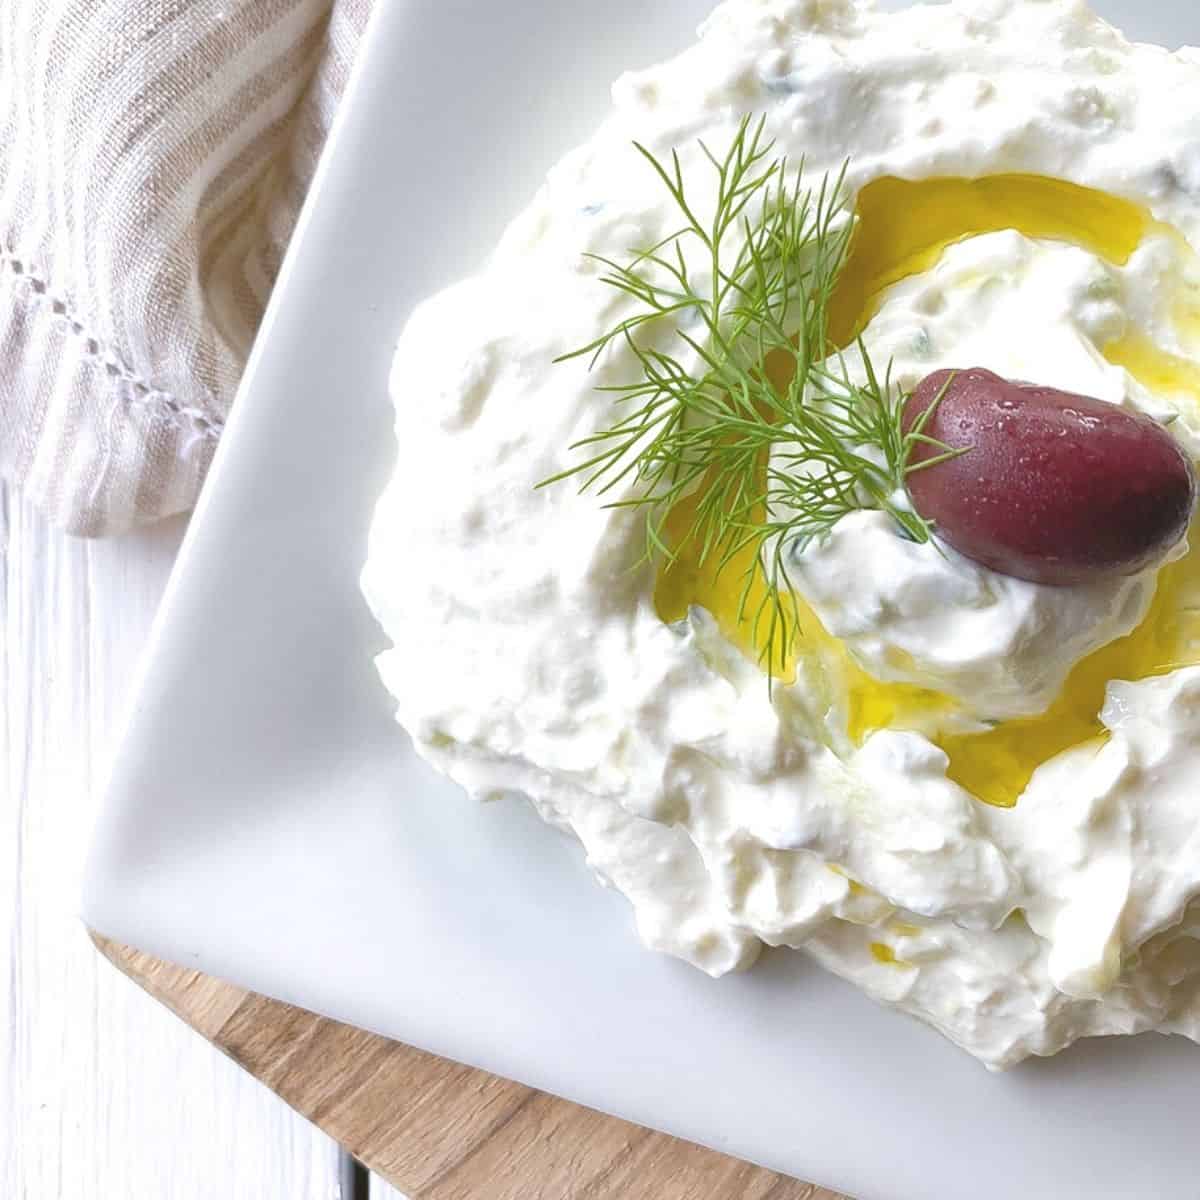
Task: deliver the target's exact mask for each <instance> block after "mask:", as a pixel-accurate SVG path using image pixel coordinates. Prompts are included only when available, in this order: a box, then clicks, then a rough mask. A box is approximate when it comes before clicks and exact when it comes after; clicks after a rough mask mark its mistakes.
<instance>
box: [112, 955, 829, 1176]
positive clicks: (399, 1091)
mask: <svg viewBox="0 0 1200 1200" xmlns="http://www.w3.org/2000/svg"><path fill="white" fill-rule="evenodd" d="M92 940H93V941H94V942H95V943H96V945H97V946H98V947H99V949H100V951H101V953H102V954H104V956H105V957H106V958H108V959H109V961H111V962H112V963H114V964H115V965H116V966H117V967H118V968H119V969H120V970H121V971H123V972H124V973H125V974H126V975H128V976H129V977H130V978H131V979H132V980H134V982H135V983H137V984H139V985H140V986H141V987H143V988H145V989H146V991H147V992H149V993H150V995H152V996H153V997H154V998H155V999H157V1000H159V1001H160V1002H161V1003H163V1004H165V1005H166V1006H167V1008H169V1009H170V1010H171V1011H172V1012H174V1013H175V1014H176V1016H178V1017H180V1018H182V1019H183V1020H184V1021H185V1022H186V1023H187V1024H188V1025H190V1026H191V1027H192V1028H193V1029H195V1030H196V1032H197V1033H199V1034H201V1035H202V1036H203V1037H205V1038H207V1039H208V1040H209V1041H210V1042H212V1044H213V1045H214V1046H216V1047H217V1049H218V1050H221V1051H223V1052H224V1053H225V1054H227V1055H229V1057H230V1058H232V1059H233V1060H234V1061H235V1062H237V1063H239V1064H240V1065H241V1066H243V1067H245V1069H246V1070H247V1071H249V1072H250V1073H251V1074H252V1075H254V1076H256V1077H257V1078H258V1079H260V1080H262V1082H263V1083H265V1084H266V1085H267V1086H268V1087H269V1088H271V1089H272V1090H273V1091H275V1092H276V1093H277V1094H278V1095H279V1096H281V1097H282V1098H283V1099H284V1100H285V1101H286V1102H287V1103H288V1104H289V1105H291V1107H292V1108H294V1109H296V1111H297V1112H300V1113H302V1114H303V1115H304V1116H306V1117H307V1118H308V1119H309V1120H310V1121H313V1122H314V1123H315V1124H316V1125H318V1126H319V1127H320V1128H321V1129H323V1130H324V1131H325V1132H326V1133H327V1134H329V1136H330V1137H332V1138H334V1139H336V1140H337V1141H338V1142H340V1143H341V1144H342V1145H343V1146H345V1147H346V1149H347V1150H349V1151H350V1153H351V1154H353V1155H354V1157H355V1158H357V1159H358V1160H359V1161H360V1162H362V1163H363V1164H364V1165H365V1166H367V1167H369V1168H370V1169H371V1170H373V1171H376V1172H378V1173H379V1174H380V1175H382V1176H383V1177H384V1178H385V1179H387V1180H388V1181H389V1182H390V1183H392V1184H393V1185H394V1186H395V1187H397V1188H399V1189H400V1191H402V1192H404V1193H405V1194H406V1195H407V1196H409V1197H411V1200H846V1198H845V1197H840V1196H838V1195H836V1194H835V1193H834V1192H830V1191H827V1190H826V1189H824V1188H819V1187H816V1186H814V1185H813V1184H808V1183H801V1182H799V1181H798V1180H795V1179H791V1178H788V1177H786V1176H783V1175H777V1174H775V1172H773V1171H767V1170H764V1169H763V1168H761V1167H754V1166H751V1165H750V1164H749V1163H745V1162H740V1161H738V1160H737V1159H733V1158H728V1157H726V1156H725V1155H722V1154H718V1153H717V1152H716V1151H713V1150H707V1149H705V1148H704V1147H702V1146H697V1145H695V1144H694V1143H692V1142H684V1141H680V1140H679V1139H678V1138H672V1137H668V1136H667V1135H666V1134H661V1133H653V1132H651V1131H650V1130H648V1129H642V1128H640V1127H639V1126H637V1125H631V1124H629V1123H628V1122H627V1121H621V1120H618V1119H617V1118H616V1117H609V1116H605V1115H604V1114H603V1113H599V1112H596V1111H594V1110H593V1109H589V1108H582V1107H581V1106H579V1105H577V1104H571V1103H569V1102H568V1101H566V1100H560V1099H558V1098H557V1097H554V1096H551V1095H548V1094H547V1093H545V1092H539V1091H535V1090H534V1089H533V1088H528V1087H525V1086H523V1085H522V1084H519V1083H512V1082H511V1081H509V1080H507V1079H501V1078H499V1077H498V1076H496V1075H489V1074H487V1072H485V1071H477V1070H474V1069H473V1068H471V1067H464V1066H460V1065H459V1064H458V1063H453V1062H449V1061H448V1060H446V1059H441V1058H436V1057H434V1056H433V1055H431V1054H426V1053H424V1052H423V1051H420V1050H414V1049H413V1048H412V1047H411V1046H405V1045H402V1044H401V1043H399V1042H393V1041H389V1040H388V1039H386V1038H382V1037H377V1036H375V1035H374V1034H370V1033H365V1032H364V1031H363V1030H361V1029H355V1028H354V1027H353V1026H350V1025H342V1024H340V1023H339V1022H337V1021H330V1020H326V1019H325V1018H324V1017H318V1016H315V1015H314V1014H312V1013H310V1012H306V1011H304V1010H303V1009H299V1008H293V1007H292V1006H291V1005H288V1004H282V1003H280V1002H279V1001H277V1000H268V999H266V997H264V996H259V995H255V994H254V993H253V992H247V991H243V990H242V989H241V988H237V987H234V986H232V985H231V984H227V983H222V982H221V981H220V980H217V979H213V978H211V977H210V976H207V975H202V974H200V973H199V972H198V971H190V970H187V969H186V968H184V967H177V966H174V965H172V964H170V963H166V962H162V961H161V960H159V959H156V958H152V957H151V956H150V955H148V954H143V953H141V952H140V951H137V950H131V949H129V948H128V947H126V946H122V945H119V944H118V943H116V942H111V941H108V940H107V939H105V938H101V937H99V936H97V935H95V934H93V935H92Z"/></svg>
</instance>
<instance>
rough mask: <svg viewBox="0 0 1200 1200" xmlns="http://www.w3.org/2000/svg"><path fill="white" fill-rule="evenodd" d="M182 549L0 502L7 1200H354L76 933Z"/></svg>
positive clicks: (0, 875)
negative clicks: (123, 742) (111, 771)
mask: <svg viewBox="0 0 1200 1200" xmlns="http://www.w3.org/2000/svg"><path fill="white" fill-rule="evenodd" d="M181 533H182V525H181V523H179V522H175V523H173V524H171V525H169V526H167V527H162V528H159V529H157V530H154V531H151V532H148V533H144V534H139V535H137V536H135V537H131V538H122V539H118V540H115V541H111V542H99V543H88V542H83V541H78V540H74V539H70V538H66V537H62V536H60V535H57V534H54V533H52V532H50V531H49V530H48V529H47V528H46V527H45V525H44V524H43V523H42V521H41V520H40V519H39V518H38V517H37V516H36V514H35V513H34V512H33V511H32V510H30V509H29V508H27V507H25V506H24V505H22V504H21V503H20V502H19V501H18V500H16V499H14V498H13V496H12V495H11V494H10V493H8V492H6V491H5V489H4V487H3V485H2V484H0V1031H2V1034H3V1036H0V1197H3V1200H135V1198H138V1197H146V1198H147V1200H150V1198H153V1200H215V1198H219V1200H334V1198H335V1197H343V1198H344V1200H349V1195H350V1194H349V1192H346V1191H344V1189H343V1164H344V1159H343V1156H342V1154H341V1152H340V1151H339V1148H338V1147H337V1145H336V1144H335V1143H334V1142H333V1141H332V1140H331V1139H329V1138H328V1137H326V1136H325V1135H324V1134H322V1133H321V1132H320V1131H319V1130H317V1129H315V1128H314V1127H313V1126H312V1125H310V1124H309V1123H308V1122H307V1121H304V1120H302V1119H301V1118H300V1117H298V1116H297V1115H296V1114H295V1113H294V1112H292V1111H291V1110H290V1109H289V1108H288V1107H287V1106H286V1105H284V1104H283V1103H282V1102H281V1101H280V1100H278V1099H277V1098H276V1097H275V1096H273V1095H272V1094H271V1092H270V1091H268V1089H267V1088H266V1087H264V1086H263V1085H262V1084H260V1083H258V1082H256V1081H255V1080H254V1079H252V1078H251V1077H250V1076H249V1075H247V1074H245V1073H244V1072H242V1071H239V1070H238V1069H237V1067H236V1066H234V1065H233V1064H232V1063H230V1062H229V1061H227V1060H226V1059H225V1058H223V1057H222V1056H221V1055H219V1054H217V1053H215V1052H214V1051H213V1049H212V1047H210V1046H208V1045H207V1044H205V1042H204V1041H202V1040H201V1039H200V1038H198V1037H196V1036H195V1034H193V1033H192V1032H191V1031H189V1030H188V1029H186V1028H185V1027H184V1026H182V1025H181V1024H180V1023H179V1022H178V1021H177V1020H175V1019H174V1018H173V1017H172V1016H171V1015H170V1014H169V1013H167V1012H166V1011H164V1010H163V1008H162V1007H161V1006H160V1005H158V1004H156V1003H155V1002H154V1001H153V1000H152V999H151V998H150V997H149V996H147V995H146V994H145V993H144V992H143V991H141V990H140V989H138V988H135V987H132V986H130V984H129V982H128V981H127V980H125V979H123V978H122V977H121V976H120V975H118V974H117V973H116V972H115V971H113V970H112V969H111V968H110V967H109V966H108V964H107V963H105V962H104V961H103V960H102V959H101V958H100V956H99V955H97V954H96V952H95V949H94V947H93V946H92V944H91V943H90V941H89V940H88V937H87V933H86V931H85V930H84V929H83V927H82V926H81V924H80V922H79V919H78V917H77V916H76V913H77V910H78V886H79V884H78V880H79V870H80V866H81V863H82V860H83V856H84V852H85V850H86V846H87V842H88V837H89V834H90V829H91V824H92V813H93V806H94V802H95V800H96V798H97V795H98V792H99V785H100V784H101V783H102V776H103V773H104V770H105V763H106V761H107V759H108V755H109V753H110V751H111V748H112V746H113V745H114V744H115V742H116V738H117V735H118V729H119V724H120V719H121V713H122V710H123V708H124V706H125V703H126V701H127V699H128V697H129V690H130V687H131V685H132V683H133V681H134V676H135V669H136V664H137V660H138V658H139V656H140V654H141V651H142V648H143V646H144V644H145V639H146V635H147V633H148V631H149V628H150V621H151V619H152V617H153V614H154V611H155V609H156V608H157V607H158V601H159V598H160V596H161V594H162V589H163V586H164V584H165V582H166V578H167V573H168V571H169V569H170V566H171V563H172V561H173V559H174V556H175V552H176V549H177V547H178V543H179V538H180V535H181Z"/></svg>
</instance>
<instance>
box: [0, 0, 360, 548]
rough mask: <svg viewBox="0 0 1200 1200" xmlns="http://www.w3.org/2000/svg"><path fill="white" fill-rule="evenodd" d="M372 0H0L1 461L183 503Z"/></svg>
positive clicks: (213, 435) (232, 383)
mask: <svg viewBox="0 0 1200 1200" xmlns="http://www.w3.org/2000/svg"><path fill="white" fill-rule="evenodd" d="M370 2H371V0H0V474H3V475H4V476H6V477H7V478H8V479H10V480H12V481H14V482H15V483H16V484H17V485H18V486H19V487H20V488H21V490H22V491H23V492H24V493H25V494H26V495H27V496H28V497H29V498H30V499H32V500H33V501H34V502H35V503H37V504H39V505H40V506H41V507H42V508H43V510H44V511H45V512H46V514H47V516H48V517H49V518H50V519H51V520H52V521H54V522H55V523H56V524H58V525H60V526H61V527H63V528H65V529H67V530H70V531H72V532H76V533H83V534H101V533H110V532H116V531H119V530H123V529H126V528H128V527H129V526H131V525H134V524H136V523H139V522H144V521H148V520H152V519H154V518H156V517H160V516H165V515H167V514H169V513H174V512H179V511H182V510H185V509H187V508H188V507H190V506H191V504H192V503H193V501H194V500H195V498H196V494H197V492H198V490H199V487H200V484H201V482H202V480H203V478H204V473H205V470H206V468H207V466H208V464H209V462H210V460H211V457H212V453H213V449H214V448H215V446H216V442H217V439H218V438H219V437H220V434H221V429H222V426H223V423H224V420H225V417H226V414H227V413H228V411H229V406H230V402H231V400H232V397H233V393H234V389H235V388H236V386H237V382H238V378H239V376H240V374H241V370H242V367H243V365H244V363H245V360H246V354H247V351H248V350H249V347H250V344H251V341H252V340H253V337H254V332H255V329H256V327H257V325H258V321H259V318H260V316H261V314H262V310H263V306H264V304H265V302H266V299H267V296H268V294H269V293H270V290H271V284H272V281H273V280H274V278H275V274H276V272H277V270H278V267H279V263H280V260H281V258H282V255H283V252H284V249H285V247H286V245H287V240H288V237H289V235H290V233H291V230H292V227H293V225H294V223H295V219H296V216H297V214H298V212H299V208H300V205H301V202H302V200H303V198H304V194H305V190H306V188H307V186H308V182H309V180H310V178H311V177H312V173H313V169H314V167H315V165H316V161H317V157H318V155H319V153H320V150H321V146H322V143H323V142H324V139H325V134H326V131H327V130H328V128H329V124H330V121H331V119H332V115H333V112H334V109H335V107H336V105H337V102H338V98H339V96H340V95H341V92H342V89H343V87H344V85H345V83H346V78H347V74H348V71H349V68H350V64H351V61H352V59H353V55H354V51H355V47H356V45H357V43H358V40H359V37H360V35H361V33H362V30H363V26H364V24H365V21H366V16H367V10H368V7H369V5H370Z"/></svg>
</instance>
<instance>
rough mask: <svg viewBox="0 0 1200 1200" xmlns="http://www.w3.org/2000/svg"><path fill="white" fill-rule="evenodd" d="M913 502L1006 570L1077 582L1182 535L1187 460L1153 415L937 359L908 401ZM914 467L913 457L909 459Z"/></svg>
mask: <svg viewBox="0 0 1200 1200" xmlns="http://www.w3.org/2000/svg"><path fill="white" fill-rule="evenodd" d="M926 413H927V414H928V415H927V416H926V417H925V422H924V425H923V426H921V427H920V431H921V432H922V433H923V434H924V435H926V436H927V437H929V438H932V439H935V440H936V441H938V442H941V443H943V444H944V445H945V446H948V447H950V448H951V449H956V450H957V449H962V450H963V452H962V453H961V454H959V455H958V456H957V457H954V458H947V459H945V460H944V461H942V462H935V463H932V464H931V465H930V466H927V467H923V468H922V467H920V464H921V463H922V462H929V460H930V459H935V458H937V457H938V456H939V455H940V454H943V453H944V450H941V449H939V448H938V447H936V446H931V445H929V444H928V443H924V442H918V443H917V444H916V445H915V446H914V448H913V452H912V454H911V456H910V458H909V474H908V479H907V483H908V491H909V495H910V496H911V497H912V502H913V506H914V507H915V508H916V510H917V512H918V513H920V514H921V516H922V517H924V518H925V519H926V520H927V521H931V522H933V523H934V525H935V526H936V529H937V533H938V536H939V537H940V538H942V540H943V541H946V542H948V543H949V544H950V545H951V546H953V547H954V548H955V549H956V550H957V551H959V553H961V554H965V555H966V556H967V557H968V558H973V559H975V561H976V562H980V563H983V564H984V565H985V566H988V567H991V568H992V569H993V570H995V571H1001V572H1003V573H1004V574H1005V575H1014V576H1016V577H1017V578H1018V579H1031V580H1033V581H1034V582H1035V583H1049V584H1075V583H1088V582H1090V581H1092V580H1096V579H1104V578H1111V577H1113V576H1119V575H1132V574H1134V573H1135V572H1137V571H1141V570H1142V569H1143V568H1145V567H1148V566H1150V565H1151V564H1152V563H1154V562H1156V561H1157V560H1159V559H1160V558H1162V557H1163V555H1165V554H1166V552H1167V551H1168V550H1169V549H1170V548H1171V547H1172V546H1173V545H1175V543H1176V542H1178V541H1179V539H1180V538H1181V537H1183V535H1184V533H1185V532H1186V530H1187V526H1188V521H1189V520H1190V519H1191V515H1192V507H1193V504H1194V502H1195V493H1196V478H1195V473H1194V471H1193V469H1192V464H1191V462H1190V460H1189V459H1188V457H1187V455H1186V454H1185V453H1184V452H1183V450H1182V449H1181V448H1180V446H1179V444H1178V443H1177V442H1176V441H1175V439H1174V438H1173V437H1172V436H1171V435H1170V434H1169V433H1168V432H1167V430H1166V429H1164V428H1163V426H1162V425H1160V424H1159V423H1158V422H1157V421H1154V420H1153V419H1152V418H1150V417H1147V416H1143V415H1141V414H1139V413H1132V412H1129V411H1127V410H1126V409H1123V408H1118V407H1116V406H1115V405H1112V404H1106V403H1105V402H1104V401H1103V400H1096V399H1094V398H1092V397H1090V396H1076V395H1073V394H1072V393H1071V392H1060V391H1058V390H1057V389H1055V388H1048V387H1038V386H1036V385H1035V384H1031V383H1014V382H1012V381H1011V380H1008V379H1003V378H1001V377H1000V376H999V375H993V374H992V372H991V371H985V370H982V369H981V368H978V367H972V368H969V369H966V370H961V371H936V372H934V374H932V375H930V376H929V377H928V378H926V379H924V380H923V381H922V382H921V383H920V385H919V386H918V387H917V389H916V391H914V392H913V394H912V395H911V396H910V397H909V399H908V401H907V402H906V404H905V406H904V428H905V430H906V431H910V430H912V429H914V428H916V427H917V426H918V423H919V422H920V421H921V418H922V416H923V415H924V414H926ZM913 468H919V469H915V470H914V469H913Z"/></svg>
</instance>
